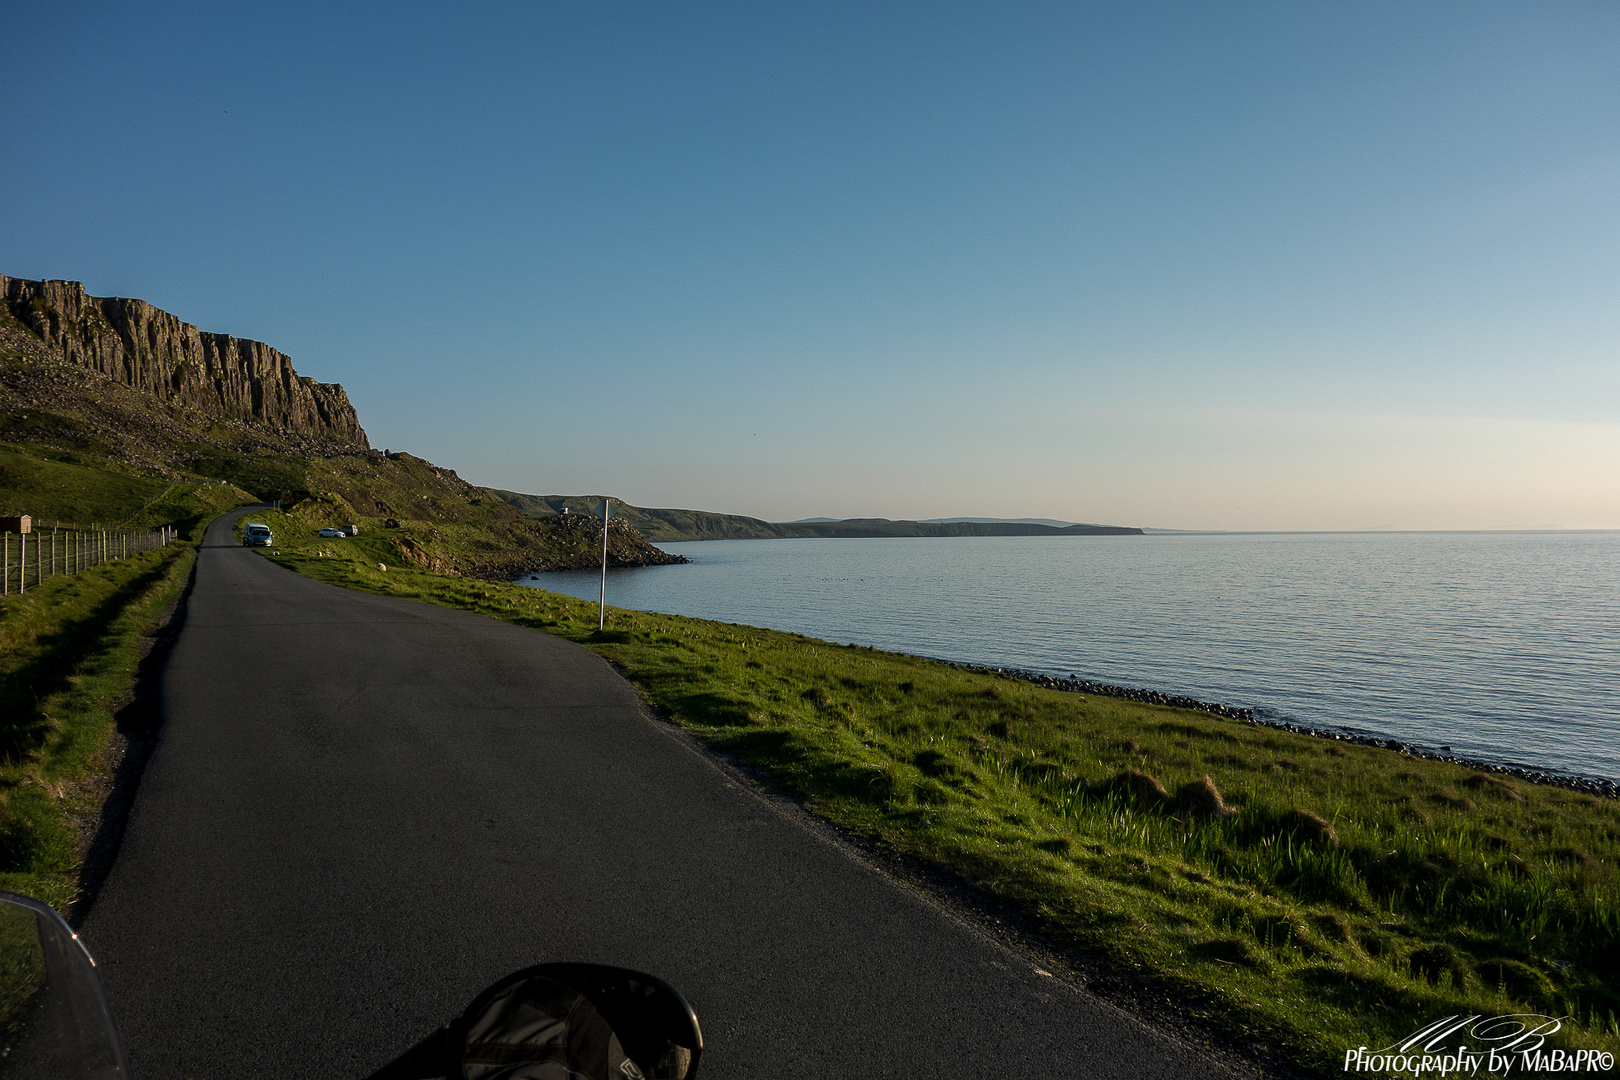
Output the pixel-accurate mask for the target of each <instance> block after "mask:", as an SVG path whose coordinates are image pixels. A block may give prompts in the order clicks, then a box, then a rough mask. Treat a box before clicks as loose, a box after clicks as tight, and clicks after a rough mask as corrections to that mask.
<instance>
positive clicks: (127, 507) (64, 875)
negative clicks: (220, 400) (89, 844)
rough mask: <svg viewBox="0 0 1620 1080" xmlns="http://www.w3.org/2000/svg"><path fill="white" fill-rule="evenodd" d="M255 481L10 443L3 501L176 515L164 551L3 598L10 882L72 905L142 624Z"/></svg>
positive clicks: (110, 518)
mask: <svg viewBox="0 0 1620 1080" xmlns="http://www.w3.org/2000/svg"><path fill="white" fill-rule="evenodd" d="M245 498H246V496H245V494H244V493H243V492H241V491H239V490H237V489H235V488H232V487H230V486H229V485H226V484H220V483H217V482H212V481H202V480H189V481H173V480H168V479H164V478H161V477H152V476H150V475H143V474H141V473H140V472H139V471H137V470H129V469H122V468H118V467H114V466H112V465H110V464H108V463H100V464H99V465H95V466H92V465H86V464H81V463H78V462H75V461H71V460H63V459H61V458H59V457H51V456H48V455H41V454H38V453H24V452H22V451H19V450H17V449H15V448H0V501H5V502H7V503H12V504H15V505H17V506H19V507H21V508H23V509H24V510H25V511H27V512H31V513H33V514H34V516H35V518H36V520H40V519H44V520H45V521H47V522H48V521H50V520H53V519H57V518H60V519H61V520H64V521H72V522H74V523H75V524H80V525H85V524H89V523H92V522H97V521H99V522H100V523H102V524H114V523H123V524H127V525H128V526H130V527H133V528H139V527H147V526H155V525H158V524H168V525H174V526H175V527H176V528H177V529H178V530H179V537H180V540H179V541H178V542H176V543H173V544H170V545H169V546H168V547H165V548H161V549H159V550H156V551H149V552H143V553H141V554H139V555H136V556H134V557H132V558H129V559H123V560H119V561H116V562H109V563H104V564H102V565H100V566H95V567H91V568H90V569H88V570H82V571H80V572H78V573H76V574H70V575H64V576H60V577H49V578H46V579H45V583H44V584H43V585H39V586H35V587H32V588H30V589H29V590H28V592H26V593H24V594H21V595H17V594H13V595H10V596H5V597H0V888H4V889H10V890H11V891H13V892H20V893H26V894H28V895H31V896H37V897H39V898H40V899H42V900H45V901H46V902H47V903H49V904H51V905H52V906H53V907H56V908H57V909H58V910H60V911H63V912H67V911H69V910H71V907H72V904H73V901H74V899H75V896H76V893H77V882H78V873H79V868H80V865H81V863H82V860H83V857H84V852H83V851H82V850H81V845H80V842H79V839H78V836H77V834H76V833H75V831H74V829H73V828H72V826H71V825H70V823H69V822H70V819H71V817H72V816H73V815H75V814H79V815H83V814H94V813H95V812H96V810H97V809H98V807H97V806H96V805H95V796H94V794H93V791H94V790H95V788H94V785H92V784H89V783H88V781H90V780H91V779H93V778H94V776H95V775H96V774H97V773H98V771H99V770H102V769H103V768H104V766H103V764H102V757H103V753H104V751H105V750H106V748H107V744H108V740H109V739H110V738H111V735H112V730H113V710H114V709H115V708H116V706H117V705H118V703H119V702H120V701H122V700H123V699H125V698H126V697H127V696H128V695H129V693H130V690H131V688H132V686H133V683H134V678H135V666H136V663H137V661H138V659H139V656H140V651H141V648H140V646H141V634H142V633H143V632H144V631H146V630H147V629H149V628H150V626H151V625H152V623H153V622H154V620H156V619H157V618H158V617H159V616H160V615H161V614H162V612H163V611H164V610H165V609H166V608H167V607H168V606H169V604H170V603H172V602H173V600H174V599H175V597H176V596H178V595H179V593H180V590H181V589H182V588H184V586H185V582H186V578H187V575H188V574H189V573H190V569H191V565H192V561H193V559H194V556H195V546H194V545H195V542H196V540H197V539H198V538H199V537H200V536H201V534H202V530H203V528H204V527H205V526H206V525H207V523H208V522H209V521H211V520H213V518H214V517H216V516H217V515H218V514H219V513H220V512H221V511H223V510H227V509H230V508H231V507H234V506H237V505H240V504H241V502H243V501H244V500H245Z"/></svg>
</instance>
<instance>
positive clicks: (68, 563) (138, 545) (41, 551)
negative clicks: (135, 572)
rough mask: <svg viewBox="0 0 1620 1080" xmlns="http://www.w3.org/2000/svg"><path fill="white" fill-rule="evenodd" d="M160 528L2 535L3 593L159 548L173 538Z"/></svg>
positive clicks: (0, 570) (0, 576)
mask: <svg viewBox="0 0 1620 1080" xmlns="http://www.w3.org/2000/svg"><path fill="white" fill-rule="evenodd" d="M174 535H175V532H174V530H173V529H171V528H169V527H168V526H164V527H162V528H160V529H155V530H151V529H142V530H139V531H131V530H128V529H64V528H54V529H50V530H44V529H41V530H37V531H34V532H25V533H13V532H8V533H4V534H0V553H3V555H4V558H3V561H0V594H10V593H14V592H15V593H25V592H27V591H28V589H29V587H30V586H38V585H43V584H45V579H46V578H48V577H59V576H61V575H63V574H75V573H78V572H79V571H80V570H84V569H87V568H89V567H92V566H99V565H101V564H102V563H104V562H112V561H113V560H114V559H127V558H129V557H130V556H131V555H135V554H137V553H139V552H142V551H151V550H153V549H154V548H160V547H162V546H163V545H165V544H167V543H168V542H169V541H170V540H173V539H174Z"/></svg>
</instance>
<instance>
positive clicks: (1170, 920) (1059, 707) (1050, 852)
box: [271, 521, 1620, 1074]
mask: <svg viewBox="0 0 1620 1080" xmlns="http://www.w3.org/2000/svg"><path fill="white" fill-rule="evenodd" d="M271 524H272V526H273V527H275V526H276V525H277V522H275V521H272V522H271ZM282 524H283V525H284V526H285V527H286V528H287V531H286V532H285V533H283V532H282V531H281V529H279V528H278V537H279V538H281V541H282V542H281V545H280V548H279V550H280V554H279V555H278V556H274V557H275V558H277V560H278V561H279V562H281V563H282V564H283V565H286V566H289V567H291V568H292V569H295V570H297V571H299V572H301V573H304V574H306V575H308V576H311V577H314V578H318V579H321V580H326V581H330V582H333V583H336V584H340V585H345V586H348V587H351V588H358V589H364V590H368V591H372V592H378V593H383V594H387V595H393V596H402V597H409V598H413V599H418V600H423V601H427V602H432V603H437V604H442V605H445V606H449V607H455V608H460V609H463V610H467V611H472V612H476V613H479V614H483V615H487V616H490V617H494V618H500V619H504V620H507V621H510V622H514V623H517V624H519V625H523V626H528V627H532V628H534V629H537V630H543V631H545V632H548V633H552V634H556V635H558V636H561V637H564V638H567V639H570V640H573V641H577V642H580V643H582V644H585V645H587V646H588V647H590V648H592V649H594V650H596V651H597V652H598V653H600V654H601V655H602V656H604V657H606V658H607V659H608V660H610V661H611V662H612V663H614V664H615V665H616V666H617V667H618V668H619V669H620V670H621V671H623V672H624V673H625V674H626V675H627V676H628V677H629V678H630V679H631V680H632V681H633V682H634V683H635V684H636V685H637V686H638V687H639V688H640V689H641V691H642V692H643V694H644V695H645V696H646V697H647V699H648V700H649V701H650V702H651V703H652V704H653V705H655V706H656V707H658V708H660V709H662V710H664V711H665V712H666V713H667V714H668V715H669V716H670V717H671V718H672V719H673V720H674V721H675V722H677V723H679V724H681V725H682V726H684V727H686V728H687V729H689V730H691V731H693V732H694V733H696V734H697V735H698V736H699V737H700V738H702V739H703V740H704V741H706V742H707V743H708V744H709V745H711V746H713V747H715V748H717V749H720V750H723V751H725V752H727V753H729V754H732V755H735V756H736V757H738V758H740V759H742V760H744V761H747V762H750V763H752V764H754V765H757V766H760V767H762V768H764V769H766V770H768V771H769V774H770V775H771V776H772V777H773V778H774V781H775V782H776V783H778V784H780V785H781V786H782V787H783V788H785V789H787V790H788V791H791V792H793V793H794V794H795V795H797V796H798V797H799V798H801V799H802V800H803V801H804V804H805V805H806V806H807V807H808V808H809V809H810V810H811V811H812V812H814V813H816V814H818V815H820V816H821V817H823V818H824V819H826V820H828V821H830V822H832V823H834V824H836V825H838V826H839V827H841V828H843V829H846V830H848V831H850V832H851V833H853V834H855V835H857V836H859V837H861V838H863V839H865V840H867V841H869V842H872V843H875V844H877V845H880V846H881V847H883V848H886V849H888V850H891V851H894V852H897V853H899V854H901V855H904V856H907V857H910V858H914V859H917V860H921V861H922V862H923V863H925V864H928V865H931V866H934V867H940V868H944V869H946V870H948V871H949V872H950V873H952V874H954V875H957V876H959V877H960V878H962V879H965V880H967V881H968V882H971V883H972V884H973V885H974V886H976V887H977V888H978V889H980V890H982V891H984V892H985V893H988V894H990V895H992V896H994V897H997V898H1000V899H1004V900H1007V901H1010V902H1012V903H1014V904H1017V905H1018V906H1020V907H1021V908H1022V909H1023V910H1025V911H1027V912H1029V913H1031V914H1032V915H1034V916H1035V917H1036V918H1038V919H1039V921H1040V923H1041V925H1042V926H1043V927H1044V929H1045V930H1046V932H1048V933H1049V934H1050V935H1051V936H1052V937H1054V938H1055V939H1057V940H1059V941H1061V942H1066V943H1068V944H1071V945H1073V946H1075V947H1077V948H1079V949H1082V950H1086V951H1090V952H1094V953H1101V954H1103V955H1104V956H1106V957H1107V959H1108V961H1109V963H1110V964H1111V965H1112V966H1113V967H1114V968H1115V969H1116V970H1121V971H1124V972H1127V973H1130V974H1132V975H1133V976H1134V977H1135V978H1137V979H1139V980H1140V981H1142V982H1144V983H1150V984H1152V985H1154V986H1155V987H1157V988H1158V989H1162V990H1164V991H1166V992H1168V993H1169V994H1170V995H1171V996H1172V997H1173V998H1174V999H1175V1000H1177V1001H1178V1002H1179V1003H1180V1004H1181V1005H1182V1006H1183V1007H1184V1008H1185V1009H1186V1010H1187V1011H1188V1012H1189V1013H1190V1014H1191V1015H1193V1016H1194V1017H1195V1018H1196V1019H1198V1020H1199V1021H1201V1022H1203V1023H1205V1024H1208V1025H1210V1026H1211V1027H1218V1028H1225V1029H1229V1030H1230V1031H1232V1032H1233V1033H1234V1034H1233V1036H1232V1038H1233V1041H1234V1042H1236V1043H1238V1044H1239V1045H1242V1046H1247V1047H1248V1048H1250V1049H1251V1050H1253V1051H1255V1052H1258V1053H1261V1054H1274V1055H1278V1056H1280V1057H1282V1058H1284V1059H1286V1060H1288V1061H1290V1062H1292V1063H1294V1064H1295V1065H1296V1066H1298V1067H1301V1068H1304V1069H1306V1070H1309V1071H1312V1072H1317V1073H1322V1074H1326V1073H1328V1072H1340V1071H1342V1062H1343V1055H1344V1053H1345V1051H1346V1050H1347V1049H1349V1048H1353V1047H1356V1046H1362V1045H1366V1046H1372V1047H1382V1046H1388V1045H1391V1044H1394V1043H1397V1042H1399V1041H1401V1040H1402V1039H1403V1038H1404V1037H1406V1036H1409V1035H1411V1034H1412V1033H1414V1032H1416V1031H1417V1030H1418V1029H1420V1028H1422V1027H1424V1026H1426V1025H1427V1024H1429V1023H1431V1022H1433V1021H1435V1020H1439V1019H1441V1018H1442V1017H1446V1016H1457V1015H1470V1014H1475V1013H1479V1014H1484V1015H1487V1016H1493V1015H1501V1014H1508V1013H1540V1014H1546V1015H1550V1016H1557V1017H1561V1018H1563V1021H1562V1031H1561V1032H1560V1033H1559V1035H1558V1036H1557V1037H1556V1040H1555V1042H1556V1043H1557V1044H1560V1045H1563V1046H1566V1047H1568V1048H1571V1049H1578V1048H1601V1049H1604V1050H1607V1051H1609V1052H1611V1053H1616V1052H1620V1020H1617V1017H1620V987H1617V982H1616V979H1617V974H1616V973H1617V972H1620V877H1617V873H1616V865H1617V862H1620V860H1617V855H1620V806H1617V805H1616V804H1615V803H1613V802H1609V801H1605V800H1600V799H1597V798H1594V797H1592V796H1590V795H1586V794H1582V793H1577V792H1571V791H1567V790H1564V789H1561V788H1552V787H1538V786H1534V785H1529V784H1523V783H1519V782H1517V781H1512V780H1504V779H1502V778H1499V777H1496V776H1493V775H1489V774H1480V773H1475V772H1473V771H1471V770H1469V769H1467V768H1464V767H1461V766H1458V765H1454V764H1450V763H1445V762H1433V761H1426V760H1422V759H1415V758H1410V757H1406V756H1403V755H1400V754H1398V753H1395V752H1392V751H1387V750H1380V749H1375V748H1371V747H1363V746H1356V745H1346V744H1341V743H1336V742H1333V741H1329V740H1323V739H1315V738H1311V737H1307V736H1301V735H1294V734H1290V733H1287V732H1282V731H1277V730H1274V729H1270V728H1266V727H1263V726H1259V725H1255V724H1251V723H1245V722H1242V721H1235V720H1229V719H1224V718H1219V717H1212V716H1210V715H1209V714H1206V713H1198V712H1190V711H1183V710H1177V709H1171V708H1164V707H1158V706H1151V705H1142V704H1137V703H1134V702H1127V701H1121V700H1118V699H1112V698H1101V697H1090V696H1085V695H1079V694H1071V693H1063V692H1059V691H1054V690H1049V689H1046V688H1043V687H1038V686H1034V685H1032V684H1029V683H1025V682H1021V681H1016V680H1011V679H1004V678H999V677H996V676H992V675H987V674H983V673H975V672H969V671H964V670H961V669H957V668H952V667H950V666H949V665H944V664H939V663H935V662H931V661H926V660H921V659H918V658H914V657H908V656H903V655H897V654H889V653H882V652H875V651H872V650H868V649H864V648H854V647H847V646H838V645H834V644H831V643H828V642H823V641H817V640H814V639H810V638H805V637H802V636H799V635H795V634H787V633H779V632H774V631H769V630H761V629H756V628H752V627H745V626H734V625H729V624H723V623H714V622H707V621H703V620H696V619H685V618H679V617H675V616H665V615H654V614H648V613H642V612H632V611H623V610H618V609H610V623H609V629H608V630H607V631H606V632H605V633H602V632H598V631H597V630H596V609H595V606H594V605H591V604H588V603H584V602H581V601H577V600H573V599H570V598H567V597H562V596H558V595H555V594H550V593H545V592H541V591H539V590H535V589H527V588H523V587H521V586H513V585H505V584H500V583H493V582H488V581H480V580H474V579H468V578H456V577H446V576H440V575H435V574H431V573H426V572H422V571H419V570H415V569H410V568H400V567H395V566H388V569H387V570H380V569H378V564H384V565H387V563H388V558H389V555H390V550H391V548H390V544H391V543H392V542H391V541H390V540H389V539H388V538H387V537H386V536H379V535H375V534H368V533H363V534H362V535H361V536H360V537H359V538H357V539H352V540H338V541H334V540H316V539H313V538H311V539H308V540H304V539H300V538H298V537H297V535H296V534H297V532H298V530H297V529H296V528H294V527H293V523H291V522H285V521H284V522H283V523H282ZM368 524H369V523H368Z"/></svg>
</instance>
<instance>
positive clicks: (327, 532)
mask: <svg viewBox="0 0 1620 1080" xmlns="http://www.w3.org/2000/svg"><path fill="white" fill-rule="evenodd" d="M320 535H322V536H325V537H330V538H333V539H338V538H341V537H345V536H348V535H349V534H348V533H346V532H344V531H343V530H342V529H322V530H321V532H320Z"/></svg>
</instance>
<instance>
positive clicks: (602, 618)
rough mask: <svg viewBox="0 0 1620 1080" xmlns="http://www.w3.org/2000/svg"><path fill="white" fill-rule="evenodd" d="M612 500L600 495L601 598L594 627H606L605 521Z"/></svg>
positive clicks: (602, 628)
mask: <svg viewBox="0 0 1620 1080" xmlns="http://www.w3.org/2000/svg"><path fill="white" fill-rule="evenodd" d="M612 503H613V500H612V499H610V498H608V497H607V496H605V495H604V496H603V497H602V599H601V601H600V602H599V604H598V606H597V609H596V628H597V629H598V630H605V629H607V523H608V507H609V506H610V505H612Z"/></svg>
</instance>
